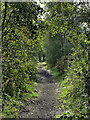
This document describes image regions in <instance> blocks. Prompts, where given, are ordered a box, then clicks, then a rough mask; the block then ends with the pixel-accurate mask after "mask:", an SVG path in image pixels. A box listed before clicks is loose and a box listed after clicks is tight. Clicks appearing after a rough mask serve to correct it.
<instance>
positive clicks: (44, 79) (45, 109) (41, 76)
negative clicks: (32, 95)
mask: <svg viewBox="0 0 90 120" xmlns="http://www.w3.org/2000/svg"><path fill="white" fill-rule="evenodd" d="M43 65H44V63H43V62H42V63H40V65H39V67H38V85H37V90H38V92H39V97H38V99H37V100H35V101H34V103H32V102H31V101H29V102H26V103H25V110H23V111H22V112H21V113H20V118H55V116H56V115H58V114H59V115H60V114H61V110H60V109H58V110H57V109H56V106H58V105H59V103H58V101H57V95H58V94H57V91H58V88H59V87H60V85H59V83H57V81H56V80H55V79H54V77H53V75H52V74H51V73H50V71H48V70H46V69H43V68H42V67H43Z"/></svg>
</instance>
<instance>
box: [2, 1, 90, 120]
mask: <svg viewBox="0 0 90 120" xmlns="http://www.w3.org/2000/svg"><path fill="white" fill-rule="evenodd" d="M43 11H44V10H43V9H42V8H40V6H39V5H37V4H36V3H33V2H29V3H28V2H27V3H22V2H20V3H14V2H12V3H11V2H10V3H7V2H5V3H2V97H3V104H2V105H3V106H2V108H3V109H2V110H3V114H2V115H3V117H17V116H18V112H19V111H20V110H21V108H22V107H23V104H24V101H25V100H28V98H31V97H37V94H35V85H36V84H37V83H36V82H37V65H38V55H40V54H43V53H44V54H45V56H46V62H47V66H48V67H49V68H52V69H53V70H54V73H55V72H56V71H57V73H58V80H59V82H60V83H61V88H60V91H61V93H60V94H59V97H58V99H59V101H60V106H61V107H62V109H63V110H64V112H63V114H64V115H63V114H62V115H58V116H57V118H58V117H60V116H65V115H67V116H74V115H76V116H80V117H83V116H84V117H87V116H88V114H89V112H88V106H89V95H90V88H89V85H90V82H89V79H88V78H89V72H88V71H89V68H88V67H89V60H88V54H89V31H87V29H88V28H89V25H90V22H89V19H90V18H89V14H90V13H89V4H88V3H67V2H66V3H64V2H59V3H57V2H56V3H54V2H52V3H51V2H49V3H47V4H46V7H45V11H46V14H45V19H44V20H41V19H40V18H39V16H40V15H41V14H42V13H43ZM55 70H56V71H55ZM61 76H62V77H61ZM47 102H48V101H47ZM74 117H75V116H74Z"/></svg>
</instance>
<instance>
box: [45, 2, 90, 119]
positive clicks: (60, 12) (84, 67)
mask: <svg viewBox="0 0 90 120" xmlns="http://www.w3.org/2000/svg"><path fill="white" fill-rule="evenodd" d="M79 5H81V7H79ZM82 6H83V7H82ZM47 7H48V13H47V18H46V24H47V25H48V28H47V30H46V33H47V34H48V35H47V36H46V37H45V39H46V41H45V44H46V48H48V49H46V56H47V63H48V64H49V66H55V69H58V71H56V72H55V75H56V76H60V74H61V73H62V74H63V73H64V74H65V77H63V80H59V81H60V83H61V89H60V90H61V93H60V95H59V98H58V99H59V101H60V106H61V107H62V109H63V110H64V111H65V110H66V111H69V112H70V113H72V115H73V116H74V115H76V116H80V117H82V116H85V117H87V114H88V106H89V102H88V101H89V95H90V94H89V88H90V87H89V83H90V82H89V80H88V78H89V72H88V66H89V65H88V64H89V62H88V52H89V47H88V46H89V42H88V40H89V37H88V33H87V31H86V29H87V27H88V26H89V23H88V20H87V21H86V20H85V18H84V17H83V15H82V14H83V13H84V15H87V14H88V10H89V7H88V3H86V4H83V3H80V4H77V3H65V2H60V3H57V2H56V3H47ZM84 10H85V11H84ZM87 16H88V15H87ZM84 24H86V26H84ZM47 31H49V32H47ZM58 36H59V37H58ZM56 43H57V44H56ZM57 54H58V55H57ZM52 61H53V62H52ZM58 72H60V74H59V73H58ZM56 73H57V74H56ZM57 78H58V77H57ZM60 79H61V78H60ZM61 116H62V117H63V115H61ZM69 116H71V114H70V115H69Z"/></svg>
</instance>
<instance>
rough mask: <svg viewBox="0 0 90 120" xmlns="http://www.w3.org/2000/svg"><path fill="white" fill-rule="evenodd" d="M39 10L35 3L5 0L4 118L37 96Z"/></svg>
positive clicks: (3, 51) (15, 114)
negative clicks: (7, 0)
mask: <svg viewBox="0 0 90 120" xmlns="http://www.w3.org/2000/svg"><path fill="white" fill-rule="evenodd" d="M30 11H31V12H30ZM40 11H41V10H40V6H37V5H36V4H34V3H32V2H30V3H2V22H3V24H2V28H3V29H2V35H3V41H2V71H3V72H2V97H3V112H2V116H3V117H9V118H10V117H17V116H18V112H19V111H20V109H21V108H22V106H23V102H24V100H28V98H31V97H38V96H37V94H36V93H35V92H34V91H35V86H36V81H37V65H38V60H37V57H38V52H39V50H40V47H39V46H40V39H38V31H37V32H36V29H37V25H36V24H37V15H38V14H39V12H40ZM37 30H38V29H37Z"/></svg>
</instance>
